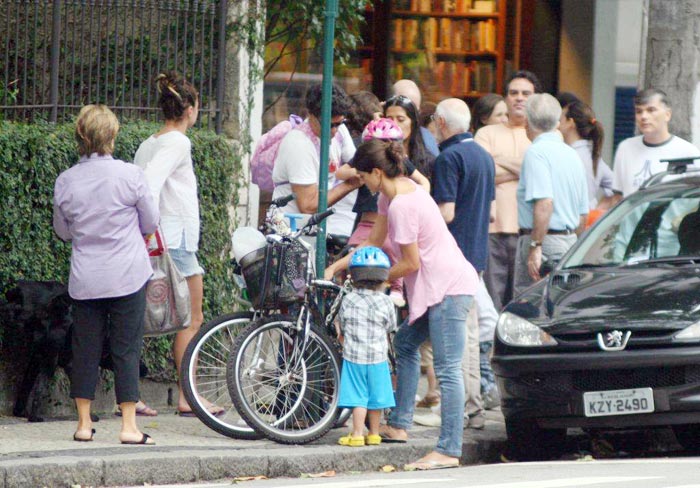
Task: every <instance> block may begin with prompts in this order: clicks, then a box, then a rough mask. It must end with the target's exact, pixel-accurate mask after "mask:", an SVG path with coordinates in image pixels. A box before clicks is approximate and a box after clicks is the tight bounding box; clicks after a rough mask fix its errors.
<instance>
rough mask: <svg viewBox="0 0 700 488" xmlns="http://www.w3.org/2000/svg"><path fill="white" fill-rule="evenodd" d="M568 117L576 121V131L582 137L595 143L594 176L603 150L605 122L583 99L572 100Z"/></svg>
mask: <svg viewBox="0 0 700 488" xmlns="http://www.w3.org/2000/svg"><path fill="white" fill-rule="evenodd" d="M566 118H568V119H572V120H573V121H574V124H575V125H576V132H578V135H579V136H580V137H581V138H582V139H586V140H588V141H591V142H592V143H593V149H592V151H591V160H592V162H593V176H596V175H597V174H598V160H599V159H600V154H601V153H602V151H603V140H604V138H605V132H604V130H603V124H601V123H600V122H598V120H597V119H596V118H595V113H594V112H593V109H592V108H591V107H589V106H588V105H586V104H585V103H583V102H581V101H577V102H572V103H570V104H569V105H567V106H566Z"/></svg>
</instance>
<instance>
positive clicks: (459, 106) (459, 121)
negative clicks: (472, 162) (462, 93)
mask: <svg viewBox="0 0 700 488" xmlns="http://www.w3.org/2000/svg"><path fill="white" fill-rule="evenodd" d="M435 115H436V116H437V117H439V118H441V119H442V120H443V121H444V124H445V128H446V132H449V133H450V136H452V135H454V134H461V133H462V132H468V131H469V123H470V122H471V119H472V117H471V112H469V107H468V106H467V104H466V103H465V102H464V100H461V99H459V98H447V99H445V100H443V101H442V102H440V103H438V106H437V108H436V109H435ZM450 136H448V137H450Z"/></svg>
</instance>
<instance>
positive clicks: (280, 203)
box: [270, 193, 296, 207]
mask: <svg viewBox="0 0 700 488" xmlns="http://www.w3.org/2000/svg"><path fill="white" fill-rule="evenodd" d="M295 198H296V195H295V194H294V193H291V194H289V195H287V196H286V197H279V198H275V199H274V200H272V201H271V202H270V205H274V206H275V207H284V206H285V205H287V204H288V203H289V202H291V201H292V200H294V199H295Z"/></svg>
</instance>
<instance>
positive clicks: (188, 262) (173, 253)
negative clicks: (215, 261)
mask: <svg viewBox="0 0 700 488" xmlns="http://www.w3.org/2000/svg"><path fill="white" fill-rule="evenodd" d="M168 253H169V254H170V257H171V258H173V262H174V263H175V267H176V268H177V270H178V271H179V272H180V273H182V276H184V277H185V278H189V277H190V276H195V275H203V274H204V268H202V267H201V266H200V265H199V261H197V254H195V253H194V252H192V251H187V250H185V248H184V246H181V247H179V248H177V249H168Z"/></svg>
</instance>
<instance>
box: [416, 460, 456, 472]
mask: <svg viewBox="0 0 700 488" xmlns="http://www.w3.org/2000/svg"><path fill="white" fill-rule="evenodd" d="M448 468H459V460H457V461H456V462H452V461H451V462H449V463H446V462H442V461H435V460H433V459H430V460H428V461H416V462H415V463H410V464H407V465H405V466H404V467H403V470H404V471H431V470H433V469H448Z"/></svg>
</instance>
